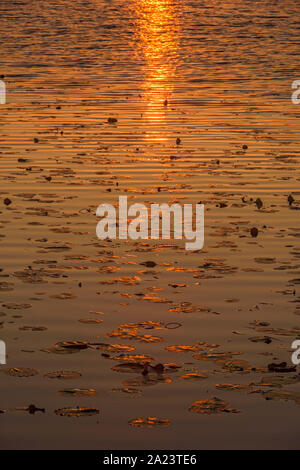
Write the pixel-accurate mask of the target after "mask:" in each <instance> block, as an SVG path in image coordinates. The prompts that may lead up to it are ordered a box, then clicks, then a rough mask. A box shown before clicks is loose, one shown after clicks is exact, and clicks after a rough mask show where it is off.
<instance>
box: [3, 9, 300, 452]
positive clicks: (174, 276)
mask: <svg viewBox="0 0 300 470" xmlns="http://www.w3.org/2000/svg"><path fill="white" fill-rule="evenodd" d="M0 14H1V22H0V33H1V45H0V47H1V66H0V74H2V73H3V74H4V75H5V81H6V86H7V104H6V105H2V106H1V108H0V111H1V114H0V193H1V201H3V200H4V199H5V198H8V199H10V200H11V204H9V205H5V204H3V203H2V202H1V203H0V204H1V210H0V248H1V260H0V268H1V272H0V276H1V277H0V305H1V308H0V315H1V318H0V328H1V329H0V338H1V339H3V340H4V341H5V342H6V346H7V365H6V366H4V365H2V366H0V372H1V373H0V390H1V392H0V397H1V400H0V409H2V410H5V413H3V414H1V418H0V421H1V427H0V442H1V444H0V446H1V448H3V449H7V448H10V449H16V448H18V449H25V448H68V449H77V448H83V449H120V448H121V449H137V448H141V449H145V448H146V449H155V448H157V449H158V448H174V449H184V448H185V449H188V448H200V449H207V448H209V449H213V448H293V449H295V448H299V438H298V433H297V430H298V429H297V428H298V423H299V403H300V387H299V375H298V373H299V371H291V372H285V371H284V369H285V367H283V371H281V372H280V371H278V370H277V371H269V370H268V365H269V364H271V363H276V364H279V363H281V362H286V363H287V366H286V367H291V366H292V363H291V352H292V350H291V343H292V341H294V340H295V339H296V338H297V337H299V336H300V330H299V314H300V310H299V289H298V285H299V264H300V263H299V258H300V245H299V237H300V225H299V211H298V209H299V208H300V189H299V180H300V172H299V161H300V150H299V116H300V114H299V110H300V107H297V106H295V105H293V104H292V103H291V83H292V82H293V81H294V80H296V79H300V75H299V67H298V65H299V55H300V52H299V35H300V14H299V2H297V1H292V0H278V1H276V2H274V1H272V2H271V1H260V2H255V1H246V0H232V1H229V0H222V1H221V0H215V1H214V0H210V1H188V0H181V1H176V0H127V1H125V0H124V1H123V0H119V1H118V0H110V1H108V0H107V1H104V0H91V1H82V0H78V1H76V2H74V1H70V0H40V1H39V2H33V1H30V0H23V1H14V0H11V1H10V2H1V3H0ZM166 100H167V102H166ZM108 118H116V119H117V122H116V123H115V124H110V123H108ZM178 137H179V138H180V139H181V142H180V144H176V139H177V138H178ZM119 195H127V196H128V197H129V198H130V201H131V202H143V203H144V204H149V203H151V202H167V203H169V204H170V203H171V202H181V203H188V202H189V203H194V204H195V203H196V202H199V201H201V202H202V203H204V204H205V246H204V249H203V250H202V251H200V252H195V253H193V252H187V251H185V249H184V244H183V242H180V241H174V240H171V241H167V242H154V241H151V240H150V241H136V242H134V241H126V242H123V241H113V242H110V241H99V240H98V239H97V238H96V234H95V227H96V223H97V221H98V219H97V218H96V216H95V210H96V207H97V206H98V205H99V204H100V203H103V202H110V203H112V204H117V202H118V197H119ZM289 195H293V198H294V199H295V202H293V203H292V205H291V206H289V204H288V201H287V197H288V196H289ZM257 198H260V200H261V201H262V202H263V206H262V208H261V209H258V208H257V206H256V204H255V202H254V201H255V200H256V199H257ZM253 227H256V228H257V229H258V236H257V237H252V236H251V234H250V230H251V228H253ZM147 261H148V262H149V261H151V262H153V263H150V265H149V263H148V265H147V264H146V265H145V264H141V263H145V262H147ZM249 338H250V339H249ZM62 341H81V342H84V347H85V349H82V350H79V349H76V348H74V347H73V348H66V344H64V345H63V346H61V345H59V344H58V343H60V342H62ZM77 347H78V344H77ZM147 361H151V364H152V366H155V365H156V364H158V363H159V364H163V365H164V370H163V371H162V373H158V372H157V371H156V370H154V369H152V370H151V371H150V373H149V374H148V375H143V374H142V371H143V367H144V366H143V364H145V362H147ZM281 368H282V367H281ZM279 369H280V367H279ZM62 371H63V373H62ZM54 372H60V373H59V374H56V376H55V374H54V377H53V374H52V373H54ZM70 372H73V373H74V374H69V378H67V376H68V374H67V373H70ZM49 374H50V375H49ZM51 374H52V375H51ZM57 375H58V376H59V377H60V378H57ZM224 384H226V385H224ZM228 384H230V385H228ZM232 385H239V387H235V388H234V387H232ZM66 389H67V391H66ZM70 389H71V391H70ZM90 389H93V390H92V391H91V390H90ZM214 397H217V398H219V399H220V400H223V401H224V402H226V404H223V405H222V406H223V409H224V407H225V409H227V410H228V409H229V411H232V410H233V411H236V410H238V411H239V413H231V412H227V413H226V412H222V411H220V412H218V413H212V414H208V413H205V412H203V408H201V406H200V409H199V410H198V411H200V412H199V413H195V412H194V411H193V408H191V407H192V404H193V403H194V402H198V401H201V400H208V399H212V398H214ZM201 403H202V404H204V405H207V404H211V403H212V404H213V405H216V403H218V402H216V401H214V402H209V403H207V402H201ZM30 404H34V405H35V406H36V407H38V408H44V409H45V412H44V413H43V412H42V411H36V412H35V413H34V414H32V413H29V412H28V410H27V411H26V409H25V410H24V409H18V408H24V407H25V408H26V407H28V406H29V405H30ZM76 407H81V408H83V407H85V408H89V409H95V413H96V411H97V410H99V414H95V413H91V416H78V417H77V416H72V417H67V416H64V415H63V416H60V414H64V412H62V411H57V410H61V409H63V408H72V409H73V410H74V408H76ZM221 408H222V407H221ZM55 411H56V412H55ZM204 411H205V410H204ZM211 411H216V409H215V407H213V409H212V410H211ZM77 414H78V413H77ZM149 417H155V418H157V419H156V420H154V421H152V424H151V425H149V422H148V425H147V424H145V425H143V423H145V422H146V421H145V420H147V418H149ZM139 418H141V419H143V420H144V421H143V422H142V423H140V421H138V422H136V421H133V422H132V420H137V419H139ZM162 420H165V421H162ZM134 424H142V425H141V426H136V425H134Z"/></svg>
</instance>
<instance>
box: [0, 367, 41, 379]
mask: <svg viewBox="0 0 300 470" xmlns="http://www.w3.org/2000/svg"><path fill="white" fill-rule="evenodd" d="M0 371H1V372H4V373H5V374H6V375H11V376H12V377H33V376H34V375H37V374H38V373H39V372H38V371H37V370H35V369H30V368H22V369H21V368H18V367H13V368H10V369H2V370H1V369H0Z"/></svg>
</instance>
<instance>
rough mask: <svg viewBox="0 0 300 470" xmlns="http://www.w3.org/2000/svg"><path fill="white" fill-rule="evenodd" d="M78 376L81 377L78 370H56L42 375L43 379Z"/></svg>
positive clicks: (74, 377) (75, 377) (73, 377)
mask: <svg viewBox="0 0 300 470" xmlns="http://www.w3.org/2000/svg"><path fill="white" fill-rule="evenodd" d="M78 377H81V373H80V372H74V371H65V370H61V371H57V372H49V373H48V374H45V375H44V378H45V379H78Z"/></svg>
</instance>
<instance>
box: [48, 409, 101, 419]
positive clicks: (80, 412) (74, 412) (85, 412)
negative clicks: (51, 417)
mask: <svg viewBox="0 0 300 470" xmlns="http://www.w3.org/2000/svg"><path fill="white" fill-rule="evenodd" d="M54 413H55V414H56V415H59V416H74V417H76V418H79V417H81V416H94V415H98V414H99V410H98V409H97V408H80V407H77V408H59V409H58V410H55V411H54Z"/></svg>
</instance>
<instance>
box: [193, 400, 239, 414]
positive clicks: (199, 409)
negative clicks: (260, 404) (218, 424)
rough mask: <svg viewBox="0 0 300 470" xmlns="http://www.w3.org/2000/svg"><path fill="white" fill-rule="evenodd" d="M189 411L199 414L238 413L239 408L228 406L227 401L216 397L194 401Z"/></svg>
mask: <svg viewBox="0 0 300 470" xmlns="http://www.w3.org/2000/svg"><path fill="white" fill-rule="evenodd" d="M189 411H192V412H193V413H200V414H214V413H239V410H235V409H233V408H230V405H229V403H227V402H226V401H223V400H221V399H220V398H217V397H214V398H210V399H206V400H199V401H195V402H194V403H193V404H192V406H191V407H190V408H189Z"/></svg>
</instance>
